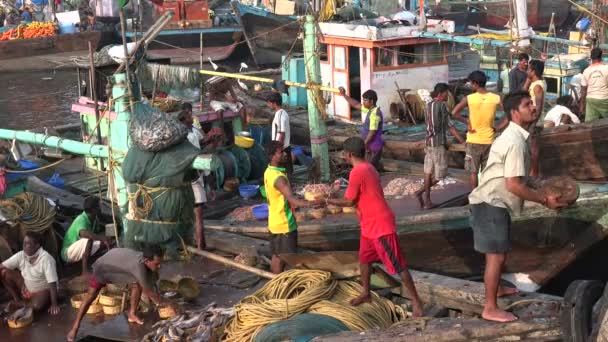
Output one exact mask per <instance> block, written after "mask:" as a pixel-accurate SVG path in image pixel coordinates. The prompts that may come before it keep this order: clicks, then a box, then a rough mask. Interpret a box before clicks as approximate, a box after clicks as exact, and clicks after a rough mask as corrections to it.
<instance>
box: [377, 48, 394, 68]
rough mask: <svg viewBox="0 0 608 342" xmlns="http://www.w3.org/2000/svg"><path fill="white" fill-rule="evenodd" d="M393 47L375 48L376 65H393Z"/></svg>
mask: <svg viewBox="0 0 608 342" xmlns="http://www.w3.org/2000/svg"><path fill="white" fill-rule="evenodd" d="M394 52H395V51H394V50H393V48H390V47H389V48H384V47H378V48H376V66H392V65H393V54H394Z"/></svg>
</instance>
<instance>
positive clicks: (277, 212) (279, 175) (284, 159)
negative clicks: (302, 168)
mask: <svg viewBox="0 0 608 342" xmlns="http://www.w3.org/2000/svg"><path fill="white" fill-rule="evenodd" d="M266 153H267V154H268V160H270V163H269V165H268V168H266V171H265V172H264V187H265V188H266V197H267V198H268V230H269V231H270V233H271V234H272V239H271V240H270V250H271V253H272V260H271V264H270V271H271V272H272V273H275V274H278V273H281V272H282V271H283V268H284V267H285V265H284V263H283V262H282V261H281V259H279V254H283V253H296V252H297V248H298V231H297V229H298V223H297V222H296V217H295V215H294V209H296V208H303V207H312V206H315V205H319V204H321V203H323V200H318V201H306V200H302V199H299V198H297V197H296V196H294V194H293V192H292V191H291V185H290V184H289V179H288V177H287V169H286V168H285V165H287V163H288V159H289V158H291V154H290V153H288V152H287V151H286V150H285V148H284V145H283V143H282V142H280V141H271V142H270V143H269V144H268V145H267V147H266Z"/></svg>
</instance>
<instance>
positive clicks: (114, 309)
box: [103, 304, 122, 315]
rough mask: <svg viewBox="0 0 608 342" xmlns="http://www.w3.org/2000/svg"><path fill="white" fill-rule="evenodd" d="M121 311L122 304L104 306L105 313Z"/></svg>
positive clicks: (115, 313) (110, 313) (112, 313)
mask: <svg viewBox="0 0 608 342" xmlns="http://www.w3.org/2000/svg"><path fill="white" fill-rule="evenodd" d="M121 311H122V310H120V304H119V305H115V306H105V305H104V306H103V314H104V315H118V314H119V313H120V312H121Z"/></svg>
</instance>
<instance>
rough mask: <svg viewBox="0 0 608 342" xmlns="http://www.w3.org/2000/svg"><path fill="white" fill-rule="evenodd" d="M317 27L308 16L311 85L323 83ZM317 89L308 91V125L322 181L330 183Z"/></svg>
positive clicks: (306, 53)
mask: <svg viewBox="0 0 608 342" xmlns="http://www.w3.org/2000/svg"><path fill="white" fill-rule="evenodd" d="M316 29H317V26H316V25H315V18H314V17H313V16H312V15H307V16H306V23H305V24H304V61H305V66H304V67H305V70H306V82H307V83H309V84H311V83H312V84H320V83H321V64H320V61H319V55H318V54H317V47H318V44H317V32H316ZM315 91H318V90H316V89H308V91H307V93H308V124H309V127H310V144H311V149H312V156H313V158H315V159H316V160H318V161H319V163H320V165H319V166H320V170H321V181H323V182H327V181H329V177H330V174H329V171H330V170H329V147H328V144H327V127H325V121H324V120H323V119H322V118H321V115H320V112H319V108H318V107H317V106H318V105H325V104H324V103H317V101H316V98H315Z"/></svg>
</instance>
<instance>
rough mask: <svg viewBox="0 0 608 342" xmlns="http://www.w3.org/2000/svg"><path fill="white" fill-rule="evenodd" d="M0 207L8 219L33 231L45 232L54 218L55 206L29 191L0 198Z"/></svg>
mask: <svg viewBox="0 0 608 342" xmlns="http://www.w3.org/2000/svg"><path fill="white" fill-rule="evenodd" d="M0 208H2V212H3V213H4V215H5V216H7V218H8V219H9V220H10V221H13V222H15V223H18V224H21V225H23V226H24V227H25V229H26V230H27V231H31V232H34V233H42V232H45V231H46V230H47V229H48V228H49V227H50V226H51V224H52V223H53V220H54V219H55V207H53V206H51V205H50V204H49V202H48V201H47V200H46V199H45V198H44V197H42V196H40V195H38V194H35V193H31V192H25V193H22V194H20V195H17V196H14V197H11V198H9V199H5V200H0Z"/></svg>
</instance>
